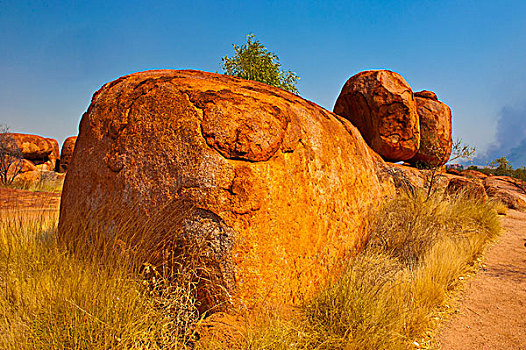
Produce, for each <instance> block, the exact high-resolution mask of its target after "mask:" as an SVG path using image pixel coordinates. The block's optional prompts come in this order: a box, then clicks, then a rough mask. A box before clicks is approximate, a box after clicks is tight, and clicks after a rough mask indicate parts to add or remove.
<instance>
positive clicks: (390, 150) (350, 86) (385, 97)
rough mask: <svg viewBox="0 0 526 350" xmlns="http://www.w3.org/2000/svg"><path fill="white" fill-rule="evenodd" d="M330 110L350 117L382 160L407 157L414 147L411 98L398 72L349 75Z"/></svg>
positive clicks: (415, 125) (415, 124)
mask: <svg viewBox="0 0 526 350" xmlns="http://www.w3.org/2000/svg"><path fill="white" fill-rule="evenodd" d="M334 113H336V114H338V115H341V116H343V117H344V118H346V119H348V120H350V121H351V122H352V123H353V124H354V125H355V126H356V127H357V128H358V129H359V130H360V132H361V133H362V135H363V137H364V139H365V141H366V142H367V143H368V144H369V146H371V148H372V149H373V150H375V151H376V152H377V153H378V154H380V155H381V156H382V157H383V158H384V159H385V160H388V161H392V162H398V161H404V160H408V159H410V158H412V157H413V156H414V155H415V154H416V151H417V150H418V147H419V145H420V125H419V122H418V113H417V108H416V102H415V98H414V96H413V91H412V90H411V87H410V86H409V84H408V83H407V82H406V81H405V80H404V78H402V76H401V75H400V74H398V73H395V72H391V71H388V70H370V71H364V72H361V73H358V74H356V75H354V76H352V77H351V78H350V79H349V80H348V81H347V82H346V83H345V85H344V87H343V88H342V91H341V93H340V95H339V97H338V99H337V100H336V104H335V106H334Z"/></svg>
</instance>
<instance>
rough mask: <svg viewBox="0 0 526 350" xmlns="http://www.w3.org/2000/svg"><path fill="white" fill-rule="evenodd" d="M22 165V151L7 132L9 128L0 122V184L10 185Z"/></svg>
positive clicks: (20, 170)
mask: <svg viewBox="0 0 526 350" xmlns="http://www.w3.org/2000/svg"><path fill="white" fill-rule="evenodd" d="M23 167H24V160H23V156H22V152H21V151H20V149H19V148H18V144H17V142H16V140H15V139H14V138H13V136H11V134H9V128H8V127H7V126H5V125H2V124H0V184H1V185H3V186H8V185H11V184H12V183H13V181H14V179H15V177H16V176H17V175H18V174H20V173H21V172H22V169H23Z"/></svg>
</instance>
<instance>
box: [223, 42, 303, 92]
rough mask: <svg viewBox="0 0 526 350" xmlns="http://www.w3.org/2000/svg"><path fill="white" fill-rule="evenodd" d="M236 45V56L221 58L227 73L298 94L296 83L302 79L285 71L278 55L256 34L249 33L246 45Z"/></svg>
mask: <svg viewBox="0 0 526 350" xmlns="http://www.w3.org/2000/svg"><path fill="white" fill-rule="evenodd" d="M233 46H234V51H235V52H236V53H235V55H234V56H232V57H228V56H225V57H223V58H222V59H221V66H222V68H223V69H224V71H225V73H226V74H227V75H232V76H235V77H239V78H242V79H246V80H254V81H259V82H262V83H265V84H268V85H272V86H275V87H278V88H281V89H283V90H287V91H290V92H292V93H295V94H298V89H297V88H296V83H297V82H298V80H299V79H300V78H299V77H298V76H297V75H296V73H294V72H292V71H284V70H282V68H281V64H280V63H279V58H278V56H277V55H276V54H275V53H273V52H270V51H268V50H267V48H266V47H265V46H264V45H263V44H261V43H260V42H259V40H256V39H255V37H254V34H249V35H247V43H246V44H245V45H241V46H238V45H236V44H234V45H233Z"/></svg>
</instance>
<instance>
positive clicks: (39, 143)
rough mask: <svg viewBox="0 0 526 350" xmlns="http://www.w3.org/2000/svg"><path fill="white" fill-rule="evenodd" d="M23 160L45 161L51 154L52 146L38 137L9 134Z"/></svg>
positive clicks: (44, 139)
mask: <svg viewBox="0 0 526 350" xmlns="http://www.w3.org/2000/svg"><path fill="white" fill-rule="evenodd" d="M8 135H9V136H10V137H12V138H13V140H14V141H15V143H16V145H17V147H18V149H19V150H20V152H22V156H23V157H24V158H25V159H29V160H36V161H40V160H42V161H47V160H48V157H49V155H50V154H51V153H52V152H53V145H52V143H50V142H49V141H48V140H47V139H46V138H44V137H42V136H38V135H29V134H18V133H9V134H8Z"/></svg>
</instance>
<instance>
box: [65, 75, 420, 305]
mask: <svg viewBox="0 0 526 350" xmlns="http://www.w3.org/2000/svg"><path fill="white" fill-rule="evenodd" d="M374 75H375V76H377V75H380V76H379V77H377V78H375V79H372V78H371V81H373V83H374V84H373V83H371V84H373V85H374V86H377V85H378V91H382V92H383V93H385V96H384V99H383V100H384V101H392V102H393V105H392V108H387V109H388V110H389V111H392V112H393V113H400V114H396V118H390V117H389V116H388V113H390V112H389V111H385V113H384V115H385V117H386V118H387V119H388V120H385V121H384V124H385V126H386V129H388V128H389V125H391V130H390V131H389V130H386V131H385V132H383V131H382V133H381V135H380V136H379V138H380V139H382V138H383V137H385V138H387V139H386V143H387V144H389V145H390V146H389V147H390V148H389V147H385V148H386V149H387V148H389V149H391V150H392V152H394V153H393V155H396V156H398V154H400V155H403V157H411V156H412V154H413V153H414V151H416V147H417V146H418V143H417V142H416V143H415V140H414V139H413V140H412V141H411V140H410V139H411V137H412V135H413V136H414V135H417V134H418V123H417V122H416V121H415V120H414V117H415V116H416V107H415V106H414V100H413V97H412V93H411V91H410V89H409V90H408V88H407V86H406V84H404V83H405V82H403V79H401V78H398V77H397V76H394V75H392V74H390V73H374ZM382 84H383V85H382ZM381 85H382V86H384V87H382V86H381ZM392 85H394V86H392ZM367 93H368V94H369V93H372V92H367ZM368 96H369V95H368ZM369 97H370V96H369ZM375 108H377V109H380V110H382V111H383V110H384V109H385V107H382V106H381V105H376V106H375ZM403 111H405V112H403ZM397 118H400V119H402V120H403V122H402V123H401V124H399V123H398V122H397V121H395V119H397ZM402 124H403V125H402ZM406 129H408V130H406ZM382 130H384V129H383V128H382ZM394 134H397V135H398V134H399V135H400V137H396V138H397V140H394V138H395V136H394ZM415 137H416V136H415ZM374 142H376V141H374ZM374 142H373V143H374ZM382 147H384V146H382ZM406 148H409V149H406ZM389 155H390V154H389ZM65 158H66V157H65V154H64V153H63V154H62V160H63V161H64V159H65ZM381 162H382V160H381V159H380V158H379V157H378V156H377V155H375V154H374V152H372V151H371V149H370V148H369V147H368V146H367V145H366V143H365V142H364V140H363V138H362V137H361V135H360V133H359V132H358V130H357V129H356V128H355V127H354V126H353V125H351V123H350V122H349V121H348V120H346V119H344V118H341V117H339V116H337V115H335V114H333V113H331V112H328V111H326V110H324V109H322V108H320V107H319V106H317V105H315V104H314V103H312V102H309V101H306V100H304V99H302V98H300V97H298V96H296V95H293V94H291V93H288V92H286V91H283V90H281V89H278V88H274V87H271V86H268V85H266V84H262V83H258V82H253V81H246V80H242V79H238V78H233V77H228V76H223V75H219V74H213V73H205V72H199V71H173V70H159V71H147V72H142V73H135V74H131V75H128V76H124V77H122V78H119V79H117V80H115V81H113V82H111V83H108V84H106V85H104V86H103V87H102V88H101V89H100V90H99V91H98V92H97V93H95V95H94V96H93V99H92V103H91V105H90V107H89V109H88V111H87V112H86V113H85V114H84V116H83V117H82V121H81V124H80V133H79V136H78V139H77V142H76V145H75V152H74V156H73V158H72V159H71V162H70V163H69V165H68V168H67V171H68V175H67V176H66V182H65V185H64V190H63V194H62V203H61V209H60V224H59V235H60V236H61V237H63V238H66V239H69V240H75V239H77V238H78V237H79V236H77V235H76V233H75V225H78V222H79V221H78V219H79V218H80V217H82V222H83V224H84V223H86V224H87V225H88V227H91V228H93V231H90V230H88V231H83V234H84V235H87V236H88V237H89V235H90V232H97V229H99V228H100V227H105V228H106V229H107V230H108V237H110V236H112V235H113V236H115V235H117V233H116V232H118V228H119V227H120V226H119V225H120V224H123V225H124V222H123V221H124V220H126V218H122V220H121V221H119V220H120V219H121V218H119V215H120V213H126V212H127V211H131V212H133V217H134V220H135V221H134V225H135V224H136V225H135V227H134V230H130V231H129V232H124V233H122V232H121V233H120V234H119V238H120V239H121V240H122V241H123V242H124V244H130V245H131V246H134V245H133V244H132V243H133V239H134V233H136V232H144V231H141V230H140V229H139V227H144V226H154V225H153V224H152V220H153V222H157V221H155V216H156V215H157V216H159V215H160V217H161V220H159V224H158V226H155V234H154V231H151V232H150V233H152V235H151V236H148V237H144V238H145V239H146V240H147V242H146V243H145V244H147V248H145V249H150V250H149V253H148V254H147V256H148V258H149V259H150V260H151V262H152V263H154V264H158V263H161V262H162V261H164V260H162V257H161V254H165V253H166V254H169V255H166V256H171V257H174V259H176V260H177V259H179V260H180V261H189V260H188V259H190V258H191V256H192V254H194V257H195V254H197V255H198V256H197V259H198V261H200V262H201V263H202V264H204V265H205V267H206V268H205V269H200V270H197V271H198V273H199V274H201V277H202V279H201V280H200V281H199V283H200V284H199V295H198V297H199V300H200V302H201V307H202V308H203V309H207V308H213V307H215V308H225V307H228V306H229V305H237V306H239V305H245V306H249V305H253V303H258V302H261V301H263V300H269V301H273V302H275V301H277V300H281V301H284V302H287V303H300V302H301V301H302V300H304V298H305V297H308V296H309V295H311V294H312V293H313V292H314V291H315V290H317V289H318V288H320V287H321V286H322V285H324V283H326V281H327V278H328V276H329V272H337V271H338V269H339V267H340V266H341V259H342V258H343V257H345V256H346V255H347V254H349V252H350V251H351V250H353V249H358V248H359V247H360V246H361V245H362V244H363V242H364V239H365V237H364V232H365V231H364V229H365V227H366V226H367V220H368V218H367V213H368V212H369V209H370V208H371V207H373V206H376V205H378V203H379V202H380V201H381V200H382V198H383V195H384V193H383V192H382V191H388V190H387V188H388V187H384V188H382V186H381V184H380V182H379V180H378V177H377V172H378V169H379V168H378V164H379V163H381ZM181 203H184V205H182V204H181ZM181 208H186V209H181ZM166 212H170V213H171V214H170V215H168V214H166ZM176 218H177V219H176ZM99 232H100V231H99ZM104 232H105V231H104ZM170 242H172V243H173V245H170ZM174 242H175V243H174ZM199 242H201V243H199ZM162 247H164V248H162ZM166 247H172V248H170V249H172V250H170V249H168V248H166ZM192 252H193V253H192ZM196 252H197V253H196ZM185 259H186V260H185Z"/></svg>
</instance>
